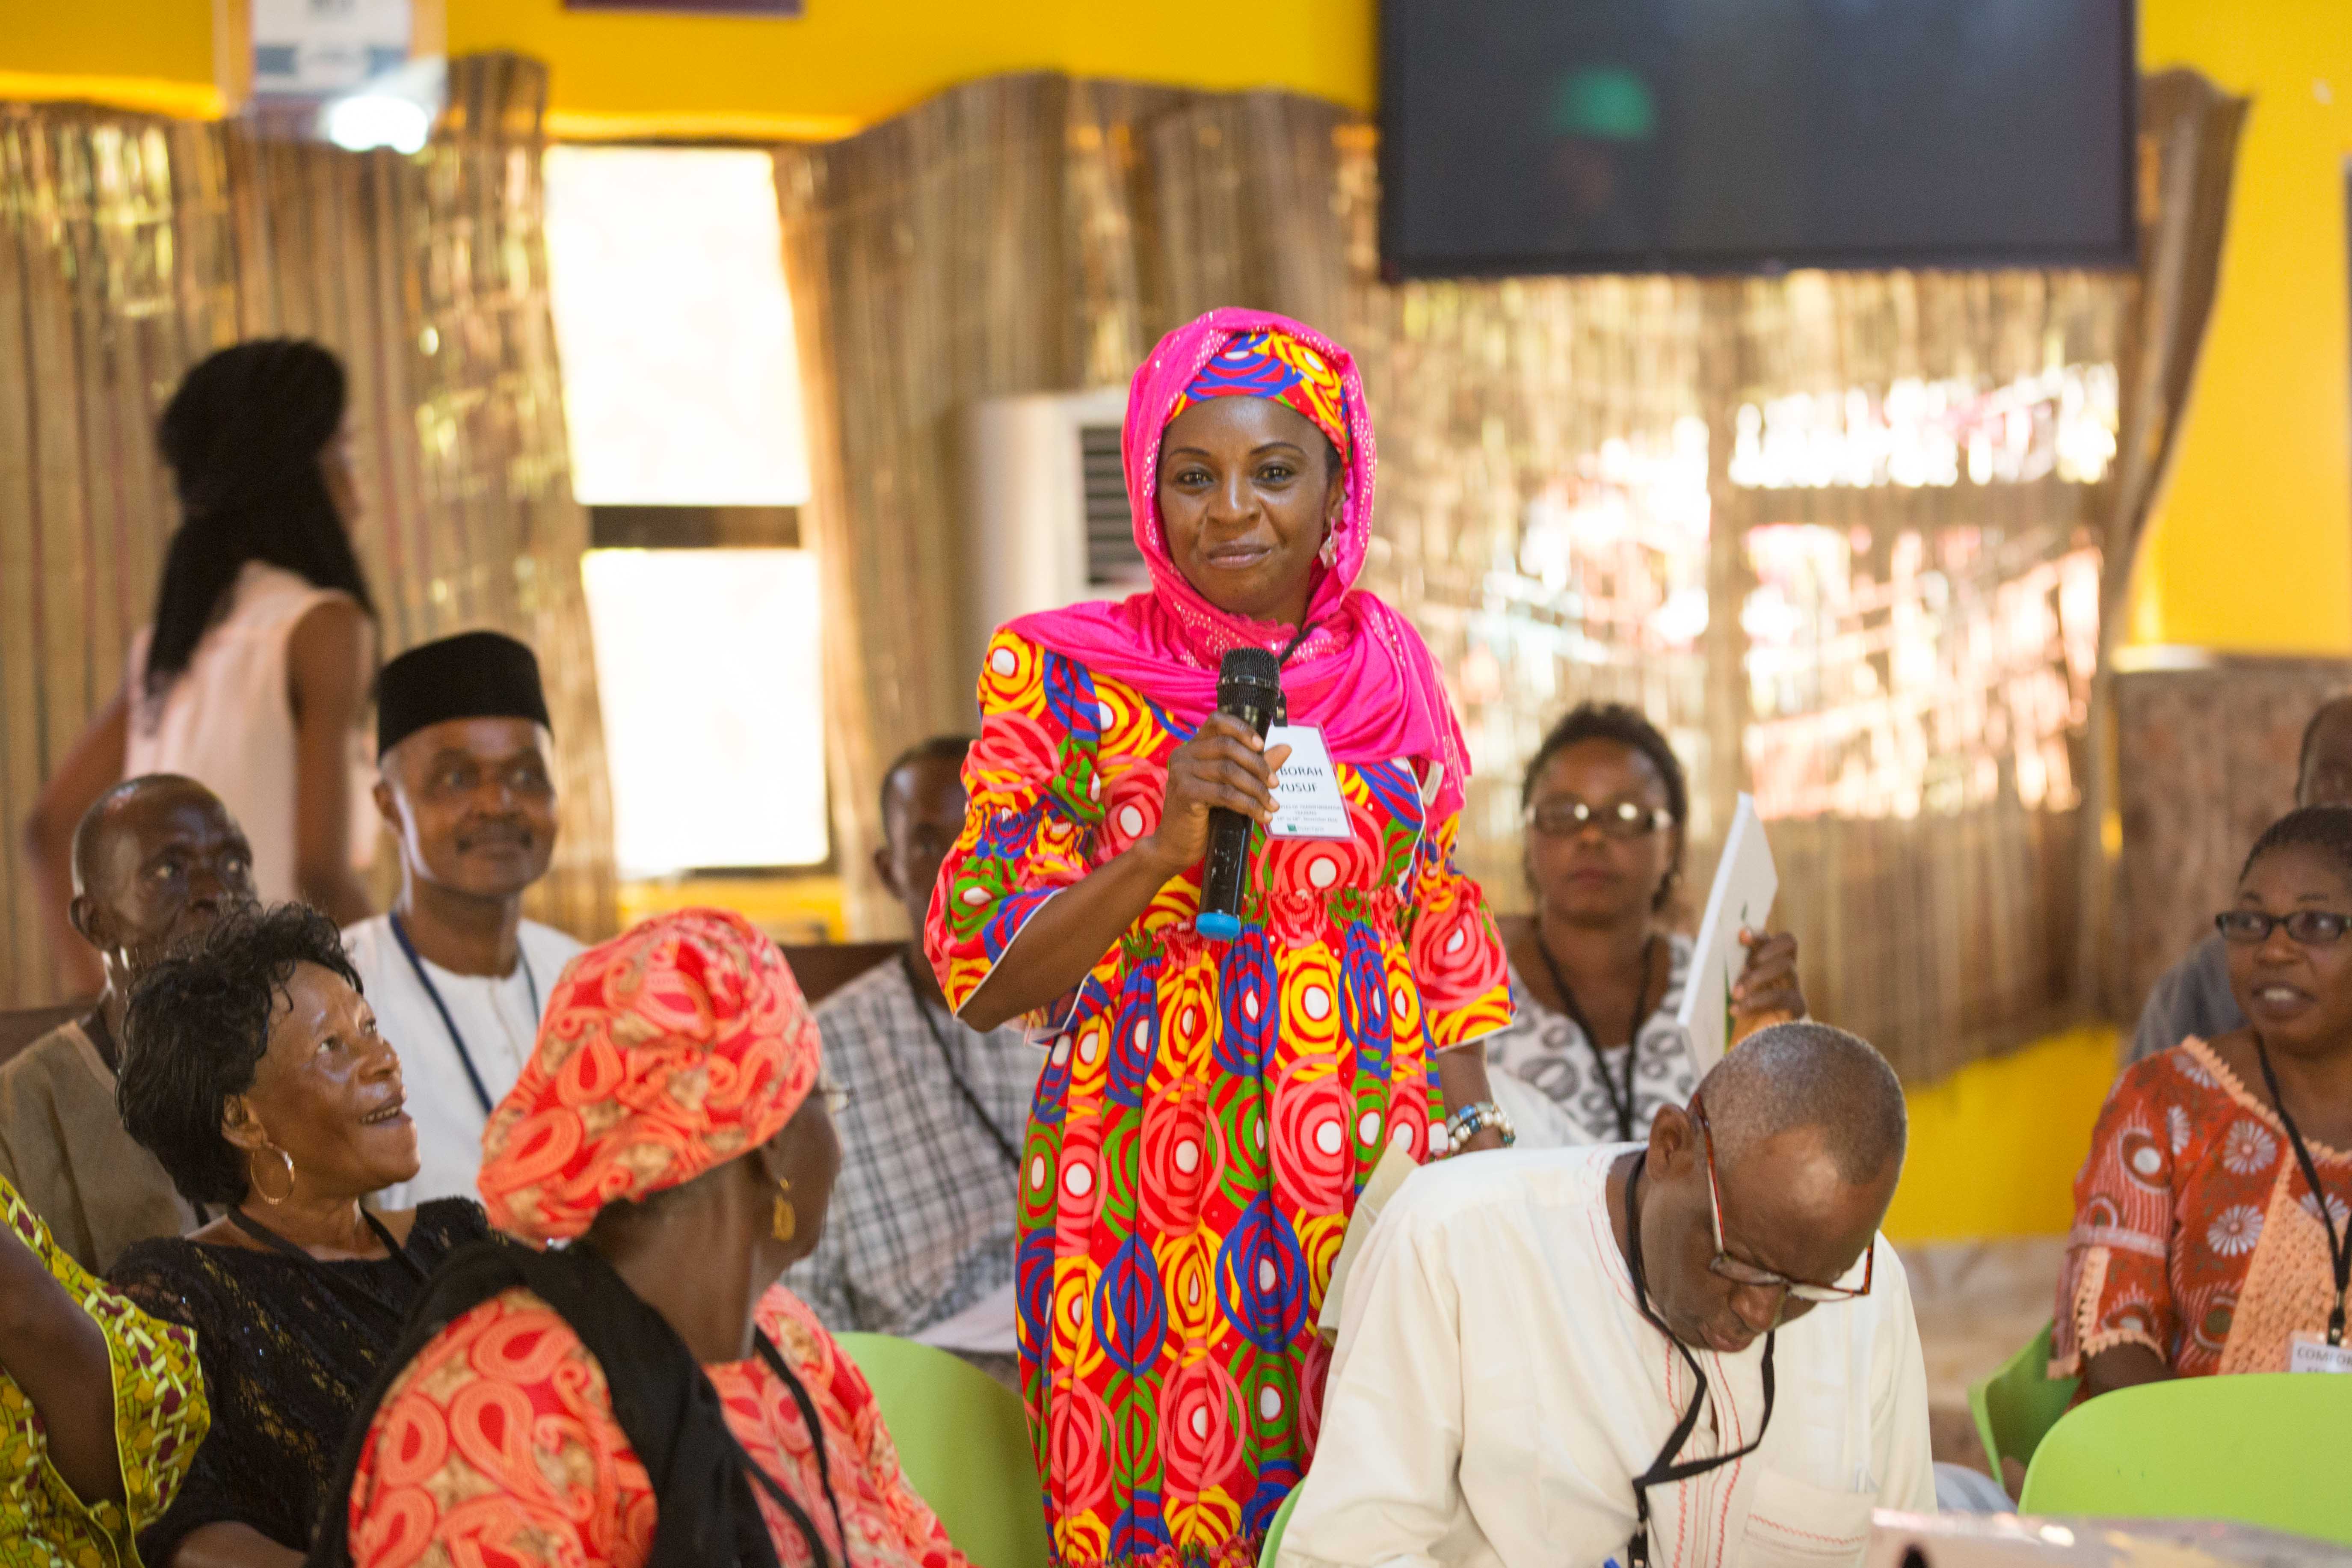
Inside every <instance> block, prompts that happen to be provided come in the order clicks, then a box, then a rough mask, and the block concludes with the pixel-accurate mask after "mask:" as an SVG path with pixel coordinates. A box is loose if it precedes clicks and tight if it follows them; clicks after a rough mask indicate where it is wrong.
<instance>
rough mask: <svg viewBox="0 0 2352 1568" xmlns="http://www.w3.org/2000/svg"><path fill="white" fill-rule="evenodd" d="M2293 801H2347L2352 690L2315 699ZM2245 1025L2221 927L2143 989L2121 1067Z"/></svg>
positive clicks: (2351, 777) (2351, 801) (2351, 791)
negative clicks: (2144, 997)
mask: <svg viewBox="0 0 2352 1568" xmlns="http://www.w3.org/2000/svg"><path fill="white" fill-rule="evenodd" d="M2294 804H2295V805H2298V806H2305V805H2352V696H2344V697H2336V698H2331V699H2329V700H2327V701H2326V702H2323V703H2321V704H2320V706H2319V711H2318V712H2316V713H2314V714H2313V715H2312V716H2311V722H2310V723H2308V724H2306V725H2305V726H2304V729H2303V748H2302V753H2301V755H2300V757H2299V758H2298V759H2297V762H2296V763H2295V773H2294ZM2245 1026H2246V1015H2245V1014H2244V1013H2243V1012H2242V1011H2241V1010H2240V1008H2239V1006H2238V1003H2237V999H2236V998H2235V997H2233V996H2232V995H2231V994H2230V950H2229V946H2228V944H2227V943H2226V942H2223V941H2222V940H2221V933H2220V932H2218V931H2216V932H2210V933H2209V934H2208V935H2207V936H2206V937H2205V939H2204V940H2203V941H2202V942H2199V943H2198V944H2197V945H2196V946H2195V947H2192V948H2190V949H2189V952H2188V955H2187V956H2186V957H2184V958H2183V959H2181V961H2180V962H2179V963H2176V964H2174V965H2173V966H2172V967H2171V968H2170V969H2168V970H2166V971H2165V972H2164V973H2163V974H2162V976H2160V977H2159V978H2158V981H2157V983H2156V984H2154V985H2153V986H2151V987H2150V988H2149V990H2148V994H2147V1002H2146V1003H2145V1004H2143V1005H2141V1007H2140V1012H2139V1026H2138V1027H2137V1028H2136V1029H2134V1030H2133V1031H2132V1037H2131V1040H2130V1043H2129V1045H2128V1046H2127V1047H2126V1050H2125V1053H2124V1064H2123V1065H2124V1066H2126V1067H2129V1066H2131V1065H2132V1064H2133V1063H2134V1062H2142V1061H2146V1060H2147V1058H2150V1057H2152V1056H2155V1055H2156V1054H2157V1053H2158V1052H2159V1051H2168V1050H2170V1049H2171V1048H2172V1047H2175V1046H2177V1045H2179V1043H2180V1042H2181V1041H2183V1040H2186V1039H2189V1038H2192V1037H2193V1038H2196V1039H2200V1040H2211V1039H2217V1038H2219V1037H2221V1036H2223V1035H2226V1034H2228V1033H2229V1032H2230V1031H2231V1030H2232V1029H2242V1028H2244V1027H2245Z"/></svg>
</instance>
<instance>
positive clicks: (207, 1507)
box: [107, 1198, 490, 1564]
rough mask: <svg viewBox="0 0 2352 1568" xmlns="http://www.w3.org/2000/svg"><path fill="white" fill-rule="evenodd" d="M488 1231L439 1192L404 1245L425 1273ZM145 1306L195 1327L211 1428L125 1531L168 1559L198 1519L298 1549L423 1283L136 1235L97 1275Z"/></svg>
mask: <svg viewBox="0 0 2352 1568" xmlns="http://www.w3.org/2000/svg"><path fill="white" fill-rule="evenodd" d="M489 1233H490V1227H489V1222H488V1220H487V1219H486V1218H484V1217H483V1215H482V1210H481V1205H478V1204H476V1203H473V1202H471V1201H469V1200H467V1199H465V1198H442V1199H439V1200H438V1201H436V1202H434V1203H429V1204H425V1205H423V1206H421V1207H420V1208H418V1209H417V1211H416V1223H415V1227H414V1228H413V1229H411V1230H410V1232H409V1235H408V1246H407V1248H406V1250H407V1253H408V1256H409V1258H411V1259H413V1260H414V1261H415V1263H416V1265H417V1266H418V1267H419V1268H422V1269H424V1270H425V1272H426V1273H430V1272H431V1271H432V1269H433V1267H434V1266H435V1265H436V1264H437V1263H439V1262H440V1261H441V1259H442V1258H444V1257H445V1256H446V1255H447V1254H448V1253H449V1252H450V1251H451V1250H453V1249H454V1248H456V1247H462V1246H464V1245H465V1244H466V1243H467V1242H469V1241H474V1240H478V1239H479V1238H480V1237H485V1236H488V1234H489ZM107 1279H108V1280H109V1282H110V1283H111V1284H112V1285H113V1286H114V1287H115V1289H119V1290H121V1292H122V1293H123V1294H124V1295H126V1296H128V1297H130V1298H131V1300H133V1301H135V1302H137V1303H138V1304H139V1306H140V1307H141V1308H142V1309H144V1310H146V1311H148V1312H151V1313H152V1314H153V1315H155V1316H156V1317H159V1318H164V1319H168V1320H169V1321H173V1322H175V1323H184V1324H186V1325H187V1326H188V1327H190V1328H192V1329H194V1330H195V1331H196V1358H197V1361H198V1362H199V1363H201V1364H202V1366H203V1368H204V1373H205V1396H206V1397H207V1398H208V1399H209V1400H210V1401H211V1403H212V1412H213V1425H212V1432H211V1434H210V1435H209V1436H206V1437H205V1443H204V1447H201V1448H199V1449H198V1450H197V1451H196V1462H195V1464H194V1467H193V1468H191V1469H190V1470H189V1472H188V1479H187V1481H186V1484H184V1486H182V1487H181V1489H180V1495H179V1496H178V1498H176V1499H175V1500H173V1503H172V1507H171V1509H170V1510H169V1511H168V1512H166V1513H165V1514H164V1515H163V1518H162V1519H160V1520H158V1521H155V1523H154V1524H153V1525H152V1526H151V1527H150V1528H149V1529H148V1530H147V1531H145V1532H144V1533H142V1535H141V1536H140V1537H139V1554H140V1556H141V1557H142V1559H144V1560H145V1561H146V1562H149V1563H158V1564H168V1563H170V1562H171V1561H172V1554H173V1552H175V1551H176V1550H178V1548H179V1544H180V1542H181V1541H182V1540H183V1539H184V1537H185V1536H186V1535H187V1534H188V1533H189V1532H190V1531H194V1530H199V1529H202V1528H203V1527H204V1526H205V1525H207V1524H222V1523H229V1522H235V1523H238V1524H245V1525H249V1526H251V1527H252V1528H253V1529H255V1530H257V1531H260V1532H261V1533H262V1534H264V1535H266V1536H268V1538H269V1539H270V1540H272V1541H274V1542H278V1544H279V1545H281V1546H285V1547H288V1548H290V1549H291V1550H293V1551H296V1552H305V1551H308V1550H309V1549H310V1531H311V1530H312V1528H313V1527H314V1526H315V1525H316V1524H317V1522H318V1517H319V1508H320V1503H321V1502H322V1500H323V1499H322V1498H321V1497H320V1489H321V1488H323V1487H324V1486H325V1485H326V1483H327V1479H328V1478H329V1476H330V1475H331V1474H332V1472H333V1470H334V1466H335V1459H336V1456H337V1451H338V1450H339V1449H340V1448H341V1445H342V1441H343V1433H344V1429H345V1428H346V1427H347V1426H350V1424H351V1419H352V1410H353V1408H354V1407H355V1406H356V1405H358V1403H359V1399H360V1396H361V1395H362V1394H365V1393H366V1392H367V1388H368V1384H370V1383H372V1382H373V1380H374V1378H375V1373H376V1364H377V1363H378V1362H380V1361H381V1360H382V1359H383V1355H384V1352H387V1351H389V1350H390V1349H392V1347H393V1346H394V1345H395V1344H398V1343H399V1342H400V1330H401V1321H402V1320H403V1319H404V1317H405V1316H406V1315H407V1311H408V1308H409V1306H410V1304H411V1303H413V1302H414V1301H415V1300H416V1298H417V1296H418V1295H419V1294H420V1293H422V1291H423V1289H424V1287H423V1286H421V1285H420V1284H418V1282H417V1280H416V1277H415V1275H413V1274H411V1273H410V1272H409V1270H408V1269H407V1268H404V1267H403V1266H402V1264H401V1262H400V1260H399V1259H397V1258H376V1259H373V1260H371V1261H364V1262H359V1261H354V1262H348V1263H320V1262H317V1261H314V1260H306V1261H298V1260H296V1259H294V1258H288V1257H286V1256H284V1255H282V1254H279V1253H276V1252H252V1251H247V1249H245V1248H243V1247H215V1246H211V1245H209V1244H207V1243H204V1242H195V1241H186V1240H181V1239H177V1238H174V1239H171V1240H164V1241H143V1242H141V1243H140V1244H138V1245H137V1246H135V1247H131V1250H130V1251H128V1252H126V1253H124V1254H123V1255H122V1257H121V1258H120V1259H119V1260H118V1261H117V1262H116V1263H115V1265H114V1268H113V1269H112V1271H111V1272H110V1273H109V1275H108V1276H107Z"/></svg>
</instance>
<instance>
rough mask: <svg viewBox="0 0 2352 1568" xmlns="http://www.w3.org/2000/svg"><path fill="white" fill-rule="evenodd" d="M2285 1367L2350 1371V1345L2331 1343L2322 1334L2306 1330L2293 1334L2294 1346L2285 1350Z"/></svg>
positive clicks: (2292, 1369) (2351, 1358)
mask: <svg viewBox="0 0 2352 1568" xmlns="http://www.w3.org/2000/svg"><path fill="white" fill-rule="evenodd" d="M2286 1369H2287V1371H2289V1372H2333V1373H2352V1345H2331V1344H2329V1343H2328V1342H2327V1341H2326V1337H2325V1336H2324V1335H2320V1334H2315V1333H2312V1332H2310V1331H2308V1330H2306V1331H2304V1332H2302V1333H2299V1334H2297V1335H2295V1336H2294V1349H2293V1350H2292V1351H2290V1352H2287V1362H2286Z"/></svg>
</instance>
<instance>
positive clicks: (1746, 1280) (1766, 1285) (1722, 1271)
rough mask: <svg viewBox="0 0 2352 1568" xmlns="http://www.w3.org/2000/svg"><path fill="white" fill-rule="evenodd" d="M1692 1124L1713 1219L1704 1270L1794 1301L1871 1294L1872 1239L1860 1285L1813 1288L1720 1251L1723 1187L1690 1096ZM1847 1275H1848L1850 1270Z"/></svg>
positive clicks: (1711, 1133)
mask: <svg viewBox="0 0 2352 1568" xmlns="http://www.w3.org/2000/svg"><path fill="white" fill-rule="evenodd" d="M1690 1114H1691V1120H1692V1121H1696V1122H1697V1123H1698V1131H1699V1138H1700V1141H1701V1142H1704V1143H1705V1144H1706V1202H1707V1207H1708V1209H1709V1210H1710V1211H1711V1212H1712V1214H1713V1216H1714V1219H1715V1257H1714V1258H1713V1260H1712V1261H1710V1262H1709V1263H1708V1264H1707V1266H1706V1269H1707V1272H1708V1273H1710V1274H1713V1275H1715V1276H1716V1277H1717V1278H1718V1279H1728V1280H1730V1281H1731V1282H1732V1283H1733V1284H1734V1285H1738V1286H1741V1287H1743V1288H1745V1289H1751V1290H1785V1291H1786V1292H1788V1295H1789V1298H1790V1300H1795V1301H1814V1302H1821V1301H1851V1300H1853V1299H1854V1298H1856V1297H1857V1296H1867V1295H1869V1294H1870V1280H1871V1276H1872V1275H1873V1274H1874V1273H1876V1272H1877V1270H1878V1243H1877V1241H1876V1240H1875V1239H1873V1240H1872V1242H1871V1244H1870V1246H1868V1247H1865V1248H1864V1249H1863V1254H1862V1283H1861V1284H1859V1285H1816V1284H1814V1283H1813V1282H1812V1281H1811V1280H1810V1279H1790V1278H1789V1277H1788V1276H1787V1275H1785V1274H1775V1273H1773V1272H1772V1271H1771V1270H1770V1269H1769V1268H1757V1267H1755V1265H1753V1264H1748V1263H1742V1262H1740V1261H1739V1259H1738V1258H1734V1257H1732V1256H1731V1255H1730V1254H1729V1253H1727V1252H1726V1251H1725V1250H1724V1249H1723V1186H1722V1184H1721V1183H1720V1182H1719V1181H1718V1180H1717V1177H1716V1173H1715V1130H1714V1129H1713V1128H1711V1127H1709V1126H1708V1125H1707V1124H1706V1107H1705V1106H1703V1105H1701V1104H1700V1103H1699V1102H1698V1096H1697V1095H1696V1094H1694V1095H1692V1096H1691V1102H1690ZM1847 1273H1848V1274H1849V1275H1851V1274H1852V1273H1853V1270H1852V1269H1848V1270H1847Z"/></svg>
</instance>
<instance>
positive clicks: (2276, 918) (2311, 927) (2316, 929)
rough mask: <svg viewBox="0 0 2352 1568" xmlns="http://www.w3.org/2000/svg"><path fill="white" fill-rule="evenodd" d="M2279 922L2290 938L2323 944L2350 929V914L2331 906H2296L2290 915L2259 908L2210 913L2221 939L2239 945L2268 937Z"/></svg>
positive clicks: (2305, 942)
mask: <svg viewBox="0 0 2352 1568" xmlns="http://www.w3.org/2000/svg"><path fill="white" fill-rule="evenodd" d="M2280 926H2284V927H2285V928H2286V934H2287V938H2288V940H2289V941H2291V942H2298V943H2300V944H2301V945H2303V946H2305V947H2326V945H2327V944H2328V943H2330V942H2341V941H2343V940H2344V933H2345V932H2346V931H2352V915H2339V914H2337V913H2336V911H2335V910H2295V911H2294V913H2293V914H2291V915H2274V914H2271V913H2269V912H2268V911H2267V910H2222V911H2221V913H2220V914H2218V915H2215V916H2214V917H2213V928H2214V929H2215V930H2216V931H2220V932H2221V940H2222V941H2223V942H2236V943H2238V944H2239V945H2240V946H2242V947H2252V946H2253V945H2254V943H2256V942H2268V941H2270V939H2271V932H2272V931H2275V930H2277V929H2278V928H2279V927H2280Z"/></svg>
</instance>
